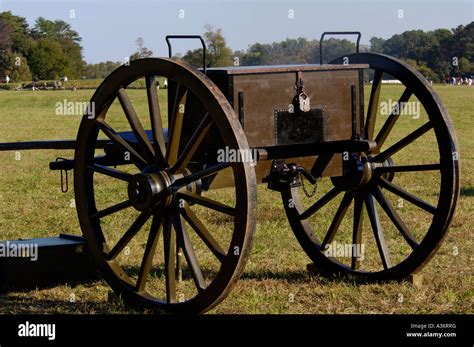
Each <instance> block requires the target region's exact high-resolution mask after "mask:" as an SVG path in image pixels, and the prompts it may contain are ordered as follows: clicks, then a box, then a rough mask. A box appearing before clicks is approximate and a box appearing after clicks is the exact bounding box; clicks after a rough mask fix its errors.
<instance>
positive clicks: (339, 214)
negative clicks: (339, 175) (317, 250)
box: [321, 192, 352, 251]
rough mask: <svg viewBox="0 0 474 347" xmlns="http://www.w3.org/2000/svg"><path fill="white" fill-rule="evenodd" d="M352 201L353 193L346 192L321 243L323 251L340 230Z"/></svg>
mask: <svg viewBox="0 0 474 347" xmlns="http://www.w3.org/2000/svg"><path fill="white" fill-rule="evenodd" d="M351 202H352V193H350V192H347V193H345V194H344V197H343V198H342V201H341V204H340V205H339V208H338V209H337V211H336V214H335V215H334V218H333V220H332V222H331V225H330V226H329V229H328V232H327V233H326V236H325V237H324V240H323V242H322V243H321V250H322V251H324V250H325V248H326V246H327V245H328V244H330V243H331V242H332V241H333V239H334V236H335V235H336V232H337V231H338V230H339V226H340V225H341V222H342V220H343V219H344V216H345V215H346V212H347V209H348V208H349V206H350V204H351Z"/></svg>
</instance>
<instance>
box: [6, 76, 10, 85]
mask: <svg viewBox="0 0 474 347" xmlns="http://www.w3.org/2000/svg"><path fill="white" fill-rule="evenodd" d="M5 81H6V82H7V84H8V83H10V76H8V75H6V76H5Z"/></svg>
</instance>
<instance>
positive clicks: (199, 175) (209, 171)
mask: <svg viewBox="0 0 474 347" xmlns="http://www.w3.org/2000/svg"><path fill="white" fill-rule="evenodd" d="M231 165H232V163H219V164H215V165H213V166H211V167H208V168H206V169H203V170H201V171H197V172H195V173H192V174H191V175H187V176H183V177H181V178H178V179H177V180H176V181H175V182H174V183H173V185H174V186H175V187H176V188H179V187H182V186H184V185H187V184H189V183H192V182H195V181H197V180H200V179H203V178H205V177H208V176H211V175H214V174H215V173H217V172H219V171H221V170H224V169H225V168H227V167H229V166H231Z"/></svg>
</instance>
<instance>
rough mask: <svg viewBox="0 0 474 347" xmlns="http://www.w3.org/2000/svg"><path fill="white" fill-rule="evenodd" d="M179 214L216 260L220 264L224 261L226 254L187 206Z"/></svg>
mask: <svg viewBox="0 0 474 347" xmlns="http://www.w3.org/2000/svg"><path fill="white" fill-rule="evenodd" d="M180 213H181V214H182V215H183V217H184V219H186V221H187V222H188V223H189V225H191V227H192V228H193V229H194V231H195V232H196V234H198V236H199V237H200V238H201V240H202V241H203V242H204V243H205V244H206V246H207V247H208V248H209V249H210V250H211V252H212V253H213V254H214V255H215V256H216V258H217V259H219V261H220V262H222V261H224V258H225V256H226V253H225V252H224V250H223V249H222V248H221V246H220V245H219V243H218V242H217V241H216V240H215V239H214V237H213V236H212V235H211V233H210V232H209V230H207V228H206V227H205V226H204V225H203V224H202V222H201V221H200V220H199V219H198V218H197V216H196V215H195V214H194V212H193V211H192V210H191V209H190V208H189V206H188V205H187V204H186V205H185V207H184V208H181V209H180Z"/></svg>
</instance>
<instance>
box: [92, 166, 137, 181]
mask: <svg viewBox="0 0 474 347" xmlns="http://www.w3.org/2000/svg"><path fill="white" fill-rule="evenodd" d="M86 167H87V168H88V169H89V170H92V171H94V172H98V173H101V174H104V175H106V176H109V177H113V178H116V179H119V180H121V181H125V182H130V180H131V178H132V175H130V174H128V173H126V172H122V171H119V170H116V169H112V168H111V167H107V166H103V165H100V164H92V165H87V166H86Z"/></svg>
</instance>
